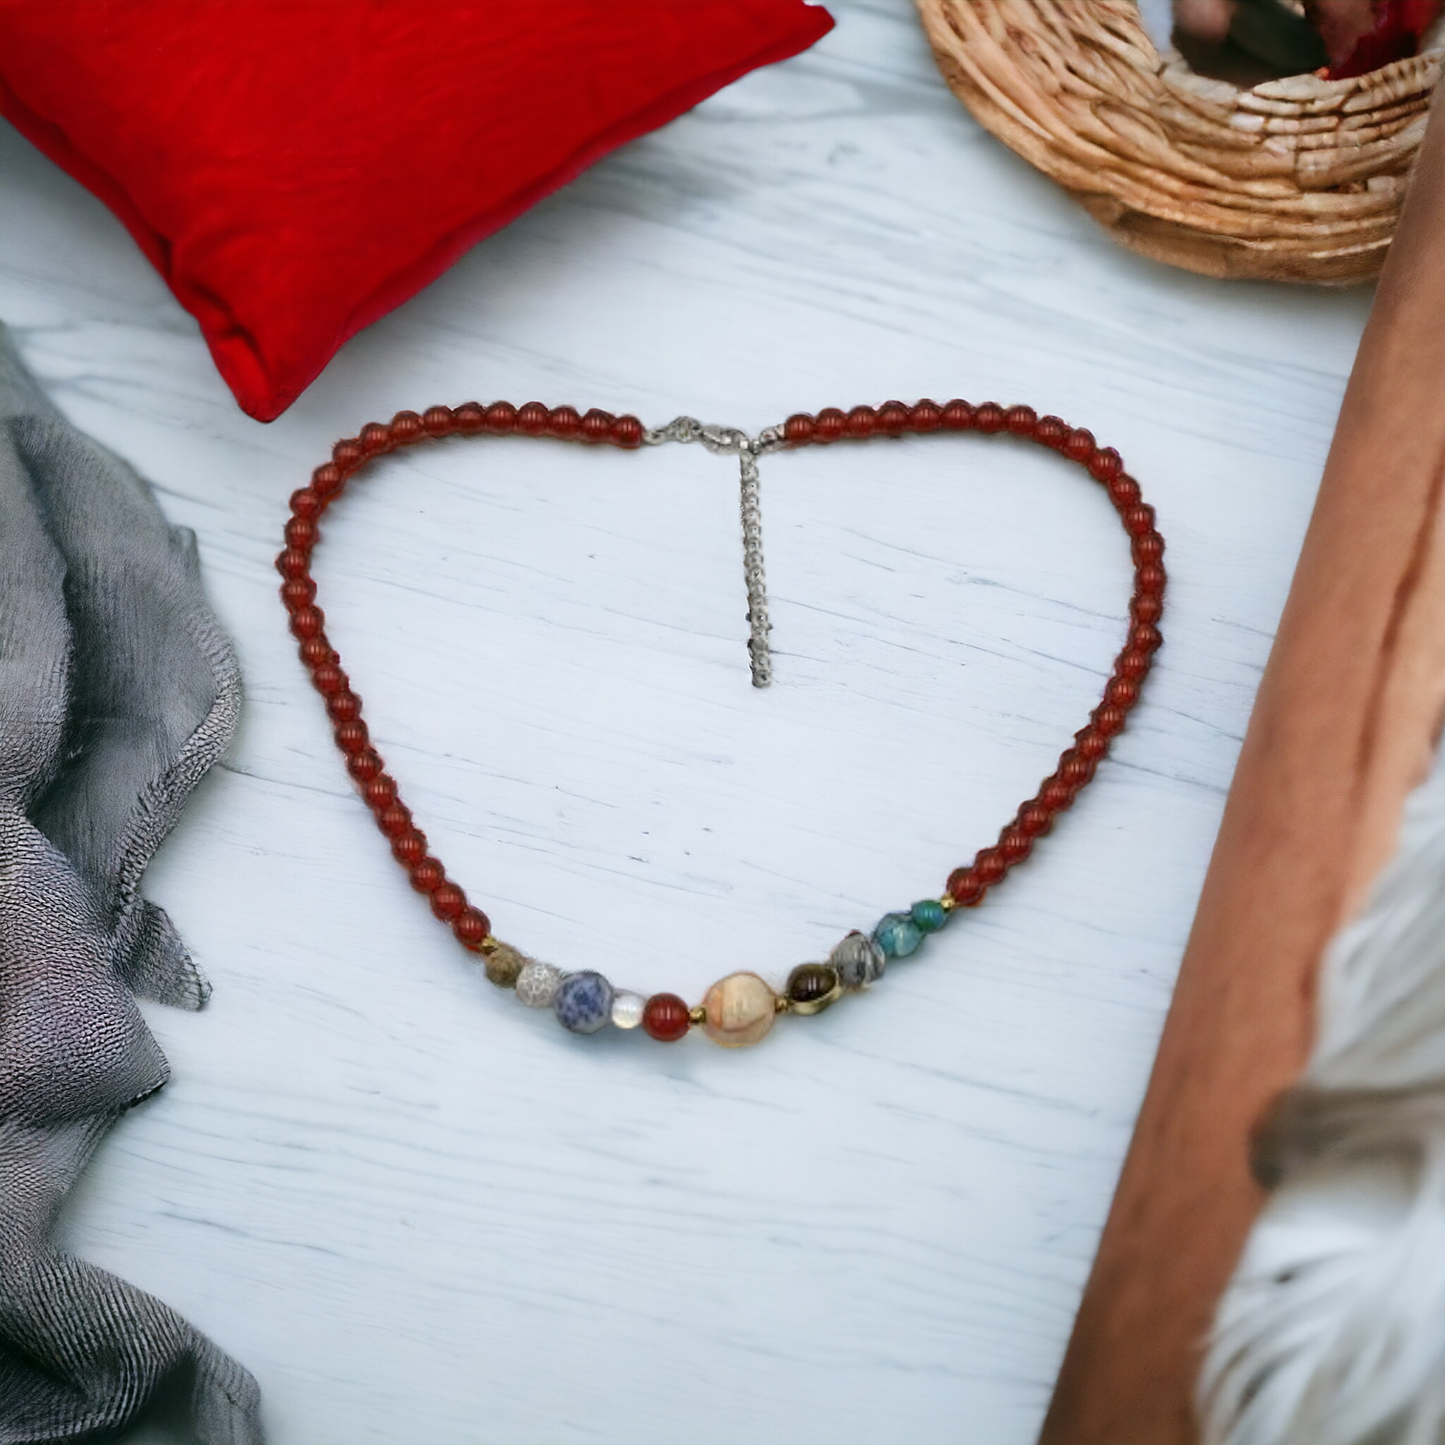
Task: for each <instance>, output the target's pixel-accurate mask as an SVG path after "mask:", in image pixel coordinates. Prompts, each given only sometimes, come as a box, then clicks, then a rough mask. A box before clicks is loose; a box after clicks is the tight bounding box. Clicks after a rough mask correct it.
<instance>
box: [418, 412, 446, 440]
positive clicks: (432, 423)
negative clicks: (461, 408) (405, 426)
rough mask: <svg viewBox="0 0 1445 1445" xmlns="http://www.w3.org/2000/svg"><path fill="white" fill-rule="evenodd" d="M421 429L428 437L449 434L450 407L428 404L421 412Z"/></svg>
mask: <svg viewBox="0 0 1445 1445" xmlns="http://www.w3.org/2000/svg"><path fill="white" fill-rule="evenodd" d="M421 424H422V430H423V431H425V432H426V434H427V435H428V436H429V437H444V436H450V435H451V430H452V409H451V407H449V406H429V407H427V409H426V411H424V412H423V413H422V418H421Z"/></svg>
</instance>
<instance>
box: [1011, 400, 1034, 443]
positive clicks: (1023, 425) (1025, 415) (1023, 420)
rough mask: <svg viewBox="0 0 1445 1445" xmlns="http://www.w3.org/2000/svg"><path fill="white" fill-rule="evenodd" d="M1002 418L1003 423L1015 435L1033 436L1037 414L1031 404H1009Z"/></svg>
mask: <svg viewBox="0 0 1445 1445" xmlns="http://www.w3.org/2000/svg"><path fill="white" fill-rule="evenodd" d="M1003 419H1004V425H1005V426H1006V427H1007V428H1008V429H1009V431H1011V432H1012V433H1013V434H1014V435H1015V436H1016V437H1031V436H1033V434H1034V432H1035V431H1036V430H1037V429H1038V425H1039V414H1038V412H1036V411H1035V410H1034V409H1033V407H1031V406H1011V407H1009V409H1008V410H1007V411H1006V412H1005V413H1004V418H1003Z"/></svg>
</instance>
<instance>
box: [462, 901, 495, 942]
mask: <svg viewBox="0 0 1445 1445" xmlns="http://www.w3.org/2000/svg"><path fill="white" fill-rule="evenodd" d="M491 931H492V923H491V920H490V919H489V918H488V917H487V915H486V914H485V913H483V912H482V910H481V909H480V908H464V909H463V910H462V912H461V914H460V915H459V916H458V917H457V918H455V919H453V920H452V932H453V933H454V934H456V937H457V942H458V943H460V944H463V945H464V946H465V947H467V948H476V947H477V945H478V944H479V943H481V941H482V940H483V939H484V938H486V937H487V936H488V934H490V933H491Z"/></svg>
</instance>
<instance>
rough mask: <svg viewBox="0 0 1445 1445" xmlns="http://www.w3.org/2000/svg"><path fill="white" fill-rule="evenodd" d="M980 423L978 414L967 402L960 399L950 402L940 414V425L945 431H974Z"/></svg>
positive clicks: (956, 398)
mask: <svg viewBox="0 0 1445 1445" xmlns="http://www.w3.org/2000/svg"><path fill="white" fill-rule="evenodd" d="M977 422H978V413H977V412H976V411H975V410H974V409H973V407H972V406H971V405H970V404H969V403H968V402H966V401H962V400H960V399H959V398H958V397H954V399H953V400H952V401H951V402H949V403H948V404H947V405H946V406H945V407H944V408H943V411H942V412H941V413H940V414H939V418H938V424H939V426H941V427H942V428H943V429H944V430H945V431H972V430H973V428H974V426H975V425H976V424H977Z"/></svg>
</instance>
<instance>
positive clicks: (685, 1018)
mask: <svg viewBox="0 0 1445 1445" xmlns="http://www.w3.org/2000/svg"><path fill="white" fill-rule="evenodd" d="M691 1026H692V1014H691V1011H690V1010H689V1009H688V1006H687V1005H686V1004H685V1003H684V1002H683V1001H682V1000H681V999H680V998H678V996H677V995H676V994H675V993H655V994H653V995H652V997H651V998H650V999H648V1000H647V1002H646V1003H645V1004H644V1005H643V1008H642V1027H643V1028H644V1029H645V1030H646V1032H647V1034H648V1036H649V1037H650V1038H654V1039H656V1040H657V1041H658V1043H662V1044H672V1043H676V1042H677V1040H678V1039H680V1038H682V1037H683V1035H684V1034H686V1033H687V1031H688V1029H689V1028H690V1027H691Z"/></svg>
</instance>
